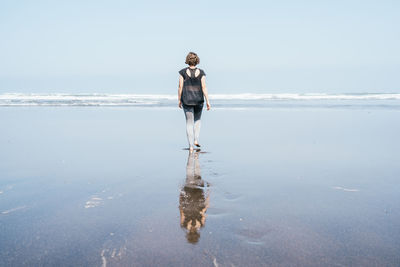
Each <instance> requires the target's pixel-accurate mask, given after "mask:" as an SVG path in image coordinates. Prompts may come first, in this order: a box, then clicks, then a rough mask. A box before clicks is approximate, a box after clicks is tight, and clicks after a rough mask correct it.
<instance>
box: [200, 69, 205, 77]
mask: <svg viewBox="0 0 400 267" xmlns="http://www.w3.org/2000/svg"><path fill="white" fill-rule="evenodd" d="M198 69H199V71H200V74H201V75H203V76H206V73H205V72H204V70H203V69H200V68H198Z"/></svg>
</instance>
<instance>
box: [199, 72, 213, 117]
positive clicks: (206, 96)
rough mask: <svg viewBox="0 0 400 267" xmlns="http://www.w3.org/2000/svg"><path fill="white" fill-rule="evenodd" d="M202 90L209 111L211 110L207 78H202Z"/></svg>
mask: <svg viewBox="0 0 400 267" xmlns="http://www.w3.org/2000/svg"><path fill="white" fill-rule="evenodd" d="M201 89H202V90H203V94H204V97H205V98H206V104H207V110H210V109H211V105H210V101H209V100H208V91H207V86H206V77H205V76H203V77H201Z"/></svg>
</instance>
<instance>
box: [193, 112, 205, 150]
mask: <svg viewBox="0 0 400 267" xmlns="http://www.w3.org/2000/svg"><path fill="white" fill-rule="evenodd" d="M193 111H194V112H193V113H194V114H193V115H194V143H195V144H199V137H200V126H201V112H202V111H203V105H199V106H195V107H194V109H193Z"/></svg>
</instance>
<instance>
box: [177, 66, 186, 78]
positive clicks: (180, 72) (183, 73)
mask: <svg viewBox="0 0 400 267" xmlns="http://www.w3.org/2000/svg"><path fill="white" fill-rule="evenodd" d="M186 69H187V68H183V69H181V70H180V71H178V72H179V74H180V75H182V76H185V73H186Z"/></svg>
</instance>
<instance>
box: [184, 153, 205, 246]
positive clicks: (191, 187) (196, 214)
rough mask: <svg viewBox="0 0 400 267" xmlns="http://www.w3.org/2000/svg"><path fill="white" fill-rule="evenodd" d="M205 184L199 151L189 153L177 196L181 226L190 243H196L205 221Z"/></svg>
mask: <svg viewBox="0 0 400 267" xmlns="http://www.w3.org/2000/svg"><path fill="white" fill-rule="evenodd" d="M206 188H207V184H205V182H204V181H203V180H202V179H201V175H200V164H199V153H198V152H195V153H189V156H188V162H187V166H186V181H185V185H184V186H183V188H182V189H181V194H180V197H179V204H180V205H179V211H180V215H181V227H182V228H183V229H185V230H186V238H187V240H188V241H189V242H190V243H197V242H198V240H199V238H200V233H199V230H200V228H201V227H203V226H204V224H205V221H206V210H207V208H208V202H209V196H208V194H207V191H206Z"/></svg>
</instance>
